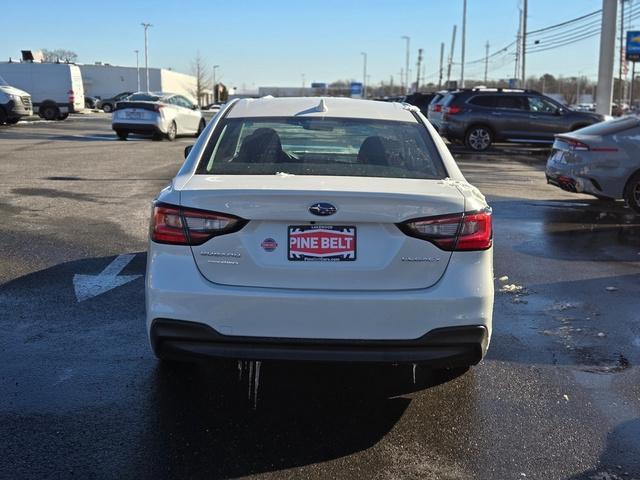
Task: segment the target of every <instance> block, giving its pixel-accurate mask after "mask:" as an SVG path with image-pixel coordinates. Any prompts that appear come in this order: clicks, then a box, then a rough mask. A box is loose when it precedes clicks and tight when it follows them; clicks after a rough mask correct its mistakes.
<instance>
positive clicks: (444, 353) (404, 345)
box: [151, 319, 489, 367]
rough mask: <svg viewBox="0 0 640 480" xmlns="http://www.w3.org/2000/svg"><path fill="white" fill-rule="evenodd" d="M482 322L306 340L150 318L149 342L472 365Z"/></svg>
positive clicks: (309, 357) (167, 348)
mask: <svg viewBox="0 0 640 480" xmlns="http://www.w3.org/2000/svg"><path fill="white" fill-rule="evenodd" d="M488 340H489V338H488V333H487V329H486V327H484V326H482V325H472V326H465V327H448V328H438V329H435V330H432V331H430V332H428V333H427V334H425V335H424V336H422V337H420V338H418V339H415V340H333V339H322V340H315V339H314V340H310V339H290V338H264V337H239V336H229V335H222V334H220V333H219V332H217V331H216V330H214V329H213V328H211V327H209V326H208V325H204V324H202V323H197V322H188V321H182V320H169V319H156V320H154V321H153V323H152V325H151V344H152V346H153V349H154V352H155V353H156V355H157V356H158V357H160V358H167V359H174V360H193V359H198V358H227V359H238V360H295V361H317V362H349V363H428V364H432V365H434V366H439V367H462V366H469V365H475V364H476V363H478V362H479V361H480V360H482V357H483V356H484V354H485V353H486V350H487V344H488Z"/></svg>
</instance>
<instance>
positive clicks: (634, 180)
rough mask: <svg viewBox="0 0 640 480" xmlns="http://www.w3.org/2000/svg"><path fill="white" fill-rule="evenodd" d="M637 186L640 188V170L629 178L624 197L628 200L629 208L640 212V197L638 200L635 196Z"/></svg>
mask: <svg viewBox="0 0 640 480" xmlns="http://www.w3.org/2000/svg"><path fill="white" fill-rule="evenodd" d="M637 188H640V172H636V173H634V174H633V175H632V176H631V178H629V181H628V182H627V185H626V187H625V189H624V199H625V201H626V202H627V205H629V208H631V209H632V210H633V211H635V212H636V213H638V214H640V199H637V200H636V198H635V196H634V191H635V189H637Z"/></svg>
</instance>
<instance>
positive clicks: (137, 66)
mask: <svg viewBox="0 0 640 480" xmlns="http://www.w3.org/2000/svg"><path fill="white" fill-rule="evenodd" d="M134 52H136V73H137V74H138V89H137V90H136V92H139V91H140V62H139V61H138V53H139V52H140V50H134Z"/></svg>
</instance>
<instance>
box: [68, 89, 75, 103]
mask: <svg viewBox="0 0 640 480" xmlns="http://www.w3.org/2000/svg"><path fill="white" fill-rule="evenodd" d="M67 95H69V103H73V102H74V101H75V99H76V96H75V94H74V92H73V90H69V91H68V92H67Z"/></svg>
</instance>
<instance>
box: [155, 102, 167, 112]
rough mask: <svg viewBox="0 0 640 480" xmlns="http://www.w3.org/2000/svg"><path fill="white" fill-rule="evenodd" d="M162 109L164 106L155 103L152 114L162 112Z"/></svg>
mask: <svg viewBox="0 0 640 480" xmlns="http://www.w3.org/2000/svg"><path fill="white" fill-rule="evenodd" d="M163 108H164V105H158V104H157V103H156V104H155V105H154V106H153V111H154V112H159V111H160V110H162V109H163Z"/></svg>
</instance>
